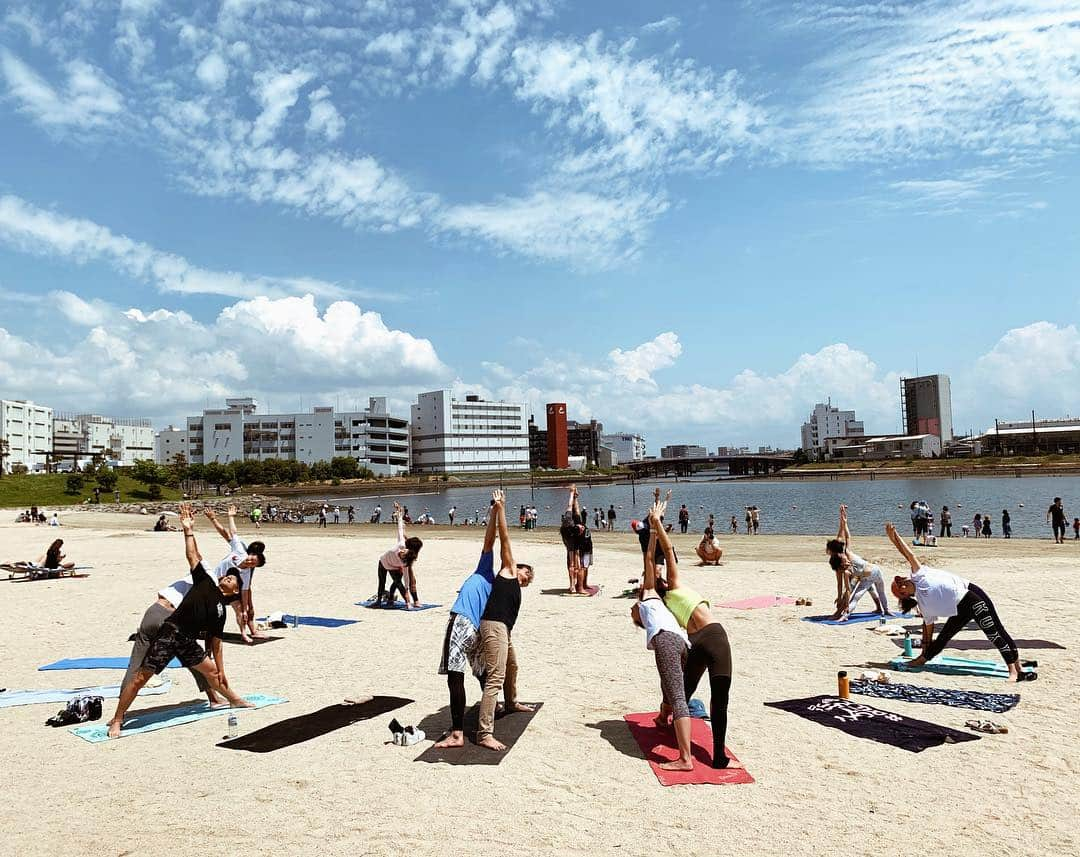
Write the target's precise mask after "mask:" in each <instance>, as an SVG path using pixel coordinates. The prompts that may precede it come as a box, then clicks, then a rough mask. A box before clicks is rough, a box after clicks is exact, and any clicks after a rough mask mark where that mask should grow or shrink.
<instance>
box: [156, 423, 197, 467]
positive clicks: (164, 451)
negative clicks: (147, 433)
mask: <svg viewBox="0 0 1080 857" xmlns="http://www.w3.org/2000/svg"><path fill="white" fill-rule="evenodd" d="M178 455H182V456H183V457H184V461H187V462H190V461H191V453H190V452H189V451H188V432H187V429H182V428H176V427H175V426H169V427H168V428H164V429H162V430H161V431H159V432H158V433H157V434H156V435H155V436H154V461H156V462H157V463H158V464H173V463H175V462H176V456H178Z"/></svg>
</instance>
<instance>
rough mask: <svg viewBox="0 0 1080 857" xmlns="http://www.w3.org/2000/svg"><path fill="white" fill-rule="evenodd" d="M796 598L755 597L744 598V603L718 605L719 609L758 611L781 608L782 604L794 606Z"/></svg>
mask: <svg viewBox="0 0 1080 857" xmlns="http://www.w3.org/2000/svg"><path fill="white" fill-rule="evenodd" d="M794 603H795V599H794V598H788V597H787V596H786V595H781V596H780V597H779V598H777V597H776V596H775V595H755V596H754V597H753V598H744V599H742V601H725V602H724V603H723V604H717V605H716V606H717V607H730V608H732V609H733V610H757V609H758V608H759V607H779V606H780V605H781V604H794Z"/></svg>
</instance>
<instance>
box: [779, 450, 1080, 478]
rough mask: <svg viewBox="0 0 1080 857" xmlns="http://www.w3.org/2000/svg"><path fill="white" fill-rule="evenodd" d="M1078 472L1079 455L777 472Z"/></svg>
mask: <svg viewBox="0 0 1080 857" xmlns="http://www.w3.org/2000/svg"><path fill="white" fill-rule="evenodd" d="M1078 473H1080V455H1075V454H1070V455H1039V456H1034V455H1017V456H1009V457H998V456H981V457H979V458H922V459H915V460H910V461H903V460H885V461H821V462H813V463H810V464H802V465H797V466H794V467H788V468H786V469H784V470H783V471H781V472H780V474H779V475H780V476H782V477H785V478H789V479H790V478H792V477H803V476H806V477H813V476H829V475H839V474H842V475H844V476H870V475H874V476H881V477H889V476H892V477H917V476H928V477H946V478H948V477H951V476H954V475H958V476H1012V475H1021V474H1023V475H1038V476H1067V475H1072V474H1078Z"/></svg>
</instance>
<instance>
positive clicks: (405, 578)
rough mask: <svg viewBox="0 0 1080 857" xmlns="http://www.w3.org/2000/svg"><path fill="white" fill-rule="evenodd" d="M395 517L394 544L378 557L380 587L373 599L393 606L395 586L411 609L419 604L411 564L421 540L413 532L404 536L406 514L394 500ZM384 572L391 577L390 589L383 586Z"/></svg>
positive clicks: (418, 549) (406, 605)
mask: <svg viewBox="0 0 1080 857" xmlns="http://www.w3.org/2000/svg"><path fill="white" fill-rule="evenodd" d="M394 519H395V520H396V521H397V546H396V547H392V548H391V549H390V550H388V551H387V552H386V553H384V554H383V555H382V556H381V557H379V591H378V593H377V594H376V596H375V599H376V603H377V604H383V603H385V604H386V606H387V607H392V606H393V605H394V603H395V602H396V601H397V597H396V596H395V595H394V591H395V590H398V591H400V592H401V597H402V598H403V599H404V600H405V607H406V609H412V608H414V607H419V606H420V598H419V596H418V595H417V594H416V573H415V571H414V569H413V566H414V564H415V563H416V558H417V557H418V556H420V548H422V547H423V546H424V543H423V542H422V541H421V540H420V539H418V538H417V537H416V536H409V537H408V538H406V537H405V515H404V514H403V513H402V509H401V506H400V504H398V503H397V502H395V503H394ZM387 574H389V575H390V577H391V579H392V582H391V584H390V590H389V592H388V591H387V589H386V575H387Z"/></svg>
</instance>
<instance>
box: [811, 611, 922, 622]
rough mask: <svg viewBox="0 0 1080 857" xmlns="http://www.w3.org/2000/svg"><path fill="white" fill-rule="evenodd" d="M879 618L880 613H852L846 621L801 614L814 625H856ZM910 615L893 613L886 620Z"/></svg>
mask: <svg viewBox="0 0 1080 857" xmlns="http://www.w3.org/2000/svg"><path fill="white" fill-rule="evenodd" d="M880 618H881V614H880V613H852V614H851V616H849V617H848V619H847V621H846V622H841V621H840V620H839V619H830V618H829V616H827V615H826V616H803V617H802V620H803V621H804V622H813V623H814V624H815V625H857V624H858V623H860V622H876V621H877V620H878V619H880ZM910 618H911V617H910V616H905V615H903V614H898V613H893V615H892V616H886V617H885V619H886V621H892V620H893V619H910Z"/></svg>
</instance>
